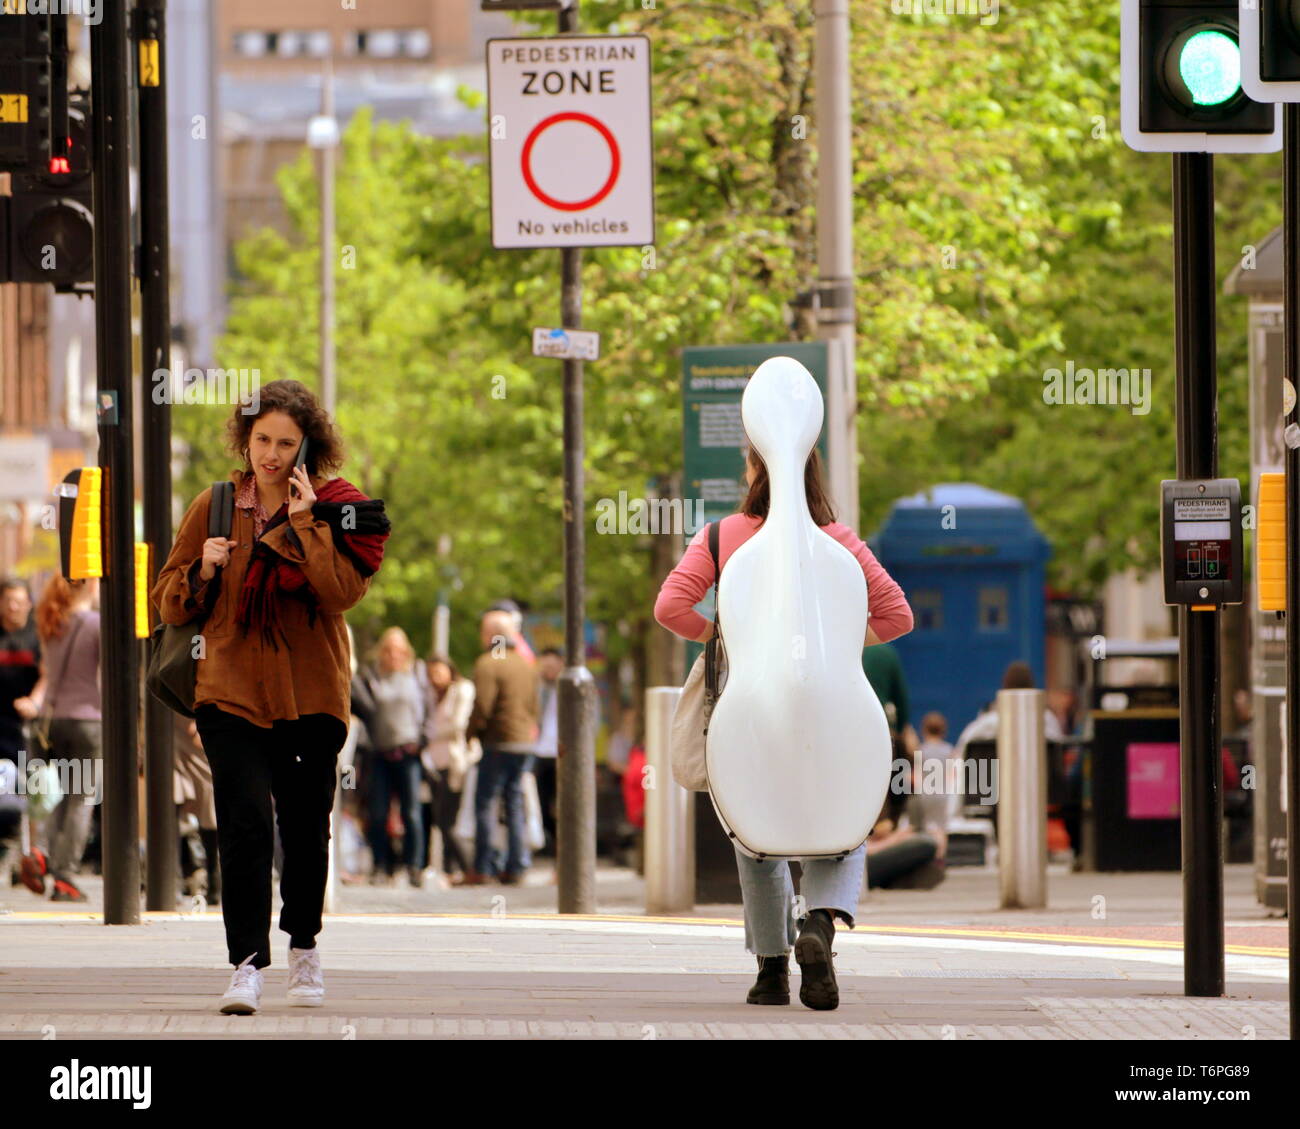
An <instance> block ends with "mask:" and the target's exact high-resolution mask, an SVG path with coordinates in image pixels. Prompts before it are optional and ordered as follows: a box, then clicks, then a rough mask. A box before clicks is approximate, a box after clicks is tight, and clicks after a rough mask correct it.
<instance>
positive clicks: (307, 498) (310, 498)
mask: <svg viewBox="0 0 1300 1129" xmlns="http://www.w3.org/2000/svg"><path fill="white" fill-rule="evenodd" d="M315 501H316V491H314V490H313V489H312V488H311V478H310V477H309V476H308V474H307V439H306V437H304V438H303V441H302V443H301V444H300V445H299V447H298V456H297V458H295V459H294V461H293V470H292V471H291V472H290V474H289V512H290V513H291V514H292V513H297V512H299V511H300V510H307V509H310V508H311V507H312V505H313V504H314V503H315Z"/></svg>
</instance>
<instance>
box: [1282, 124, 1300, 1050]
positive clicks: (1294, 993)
mask: <svg viewBox="0 0 1300 1129" xmlns="http://www.w3.org/2000/svg"><path fill="white" fill-rule="evenodd" d="M1282 137H1283V149H1282V152H1283V159H1282V197H1283V212H1282V231H1283V238H1282V255H1283V269H1282V279H1283V296H1284V306H1283V310H1284V316H1283V318H1282V343H1283V365H1284V369H1283V371H1284V372H1285V374H1286V379H1287V380H1288V381H1290V382H1291V387H1292V388H1298V387H1300V242H1298V241H1300V105H1298V104H1296V103H1295V102H1287V103H1285V104H1284V105H1283V107H1282ZM1297 418H1300V417H1298V414H1297V412H1296V406H1295V404H1292V405H1291V410H1290V411H1289V412H1287V413H1286V421H1285V427H1286V430H1287V439H1286V444H1285V446H1286V453H1285V455H1284V458H1285V468H1286V608H1287V617H1286V750H1285V752H1286V805H1287V806H1286V842H1287V855H1286V857H1287V868H1286V892H1287V938H1288V940H1289V942H1290V982H1291V988H1290V992H1291V1038H1292V1039H1296V1038H1300V924H1298V923H1297V921H1296V918H1297V915H1300V882H1298V881H1297V875H1298V874H1300V866H1296V864H1295V860H1296V859H1297V858H1298V857H1300V655H1298V654H1297V648H1300V637H1298V636H1297V633H1296V628H1297V624H1298V623H1300V619H1297V616H1296V615H1295V614H1292V609H1293V608H1300V443H1296V442H1294V441H1293V440H1292V439H1291V435H1293V434H1294V432H1292V431H1291V430H1290V429H1291V428H1293V427H1295V426H1296V421H1297Z"/></svg>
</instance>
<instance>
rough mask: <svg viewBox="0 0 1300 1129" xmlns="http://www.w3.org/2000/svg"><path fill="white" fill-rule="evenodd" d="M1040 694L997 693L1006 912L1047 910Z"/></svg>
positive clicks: (1001, 865) (1001, 888) (1000, 849)
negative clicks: (1009, 910) (1043, 908)
mask: <svg viewBox="0 0 1300 1129" xmlns="http://www.w3.org/2000/svg"><path fill="white" fill-rule="evenodd" d="M1043 707H1044V702H1043V692H1042V691H1041V690H999V691H998V760H997V764H998V769H997V771H998V887H999V891H1000V893H1001V899H1002V908H1003V909H1039V908H1042V907H1044V906H1046V905H1047V745H1046V738H1045V736H1044V729H1043Z"/></svg>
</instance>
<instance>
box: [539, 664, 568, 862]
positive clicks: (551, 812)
mask: <svg viewBox="0 0 1300 1129" xmlns="http://www.w3.org/2000/svg"><path fill="white" fill-rule="evenodd" d="M563 672H564V656H563V655H561V654H560V652H559V651H558V650H557V649H556V648H555V647H547V648H545V650H543V651H542V653H541V656H540V657H539V658H538V660H537V673H538V687H539V689H540V692H541V699H540V702H539V704H538V709H539V710H540V714H539V717H540V721H539V724H540V726H541V733H540V734H539V735H538V737H537V759H536V760H535V761H534V762H533V776H534V777H536V779H537V800H538V803H539V804H540V805H541V809H542V827H543V828H544V829H545V831H546V848H545V850H546V851H547V853H550V854H553V853H554V852H555V842H556V840H555V834H556V832H555V794H556V780H555V762H556V758H557V756H558V755H559V751H560V675H561V674H562V673H563Z"/></svg>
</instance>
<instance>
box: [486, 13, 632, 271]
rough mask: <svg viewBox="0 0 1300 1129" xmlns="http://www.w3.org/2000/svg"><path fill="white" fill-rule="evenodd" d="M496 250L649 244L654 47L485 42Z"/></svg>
mask: <svg viewBox="0 0 1300 1129" xmlns="http://www.w3.org/2000/svg"><path fill="white" fill-rule="evenodd" d="M487 60H488V66H487V70H488V137H489V139H490V141H489V150H488V151H489V159H490V164H491V181H492V246H493V247H497V248H518V247H626V246H634V247H643V246H646V245H648V244H652V243H653V242H654V236H655V210H654V152H653V146H652V142H651V129H650V40H649V39H647V38H646V37H645V36H644V35H589V36H576V35H575V36H568V35H566V36H557V37H546V38H530V39H491V40H489V41H488V44H487Z"/></svg>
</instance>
